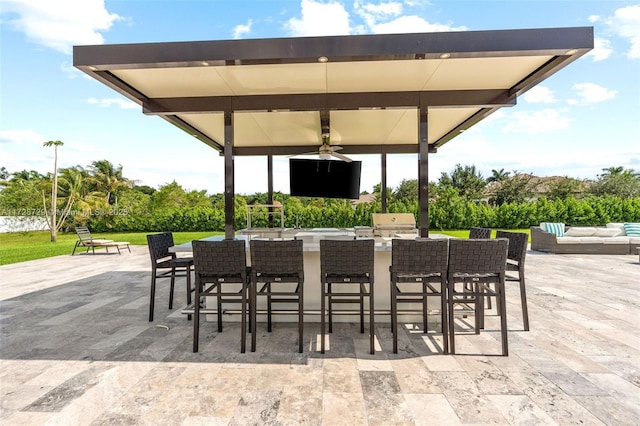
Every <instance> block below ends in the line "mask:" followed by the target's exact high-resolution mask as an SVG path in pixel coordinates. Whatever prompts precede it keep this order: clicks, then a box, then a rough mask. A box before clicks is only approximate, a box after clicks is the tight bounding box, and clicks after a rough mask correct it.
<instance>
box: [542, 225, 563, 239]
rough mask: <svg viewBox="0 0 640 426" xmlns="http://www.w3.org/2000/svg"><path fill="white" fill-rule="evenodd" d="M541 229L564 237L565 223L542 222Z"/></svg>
mask: <svg viewBox="0 0 640 426" xmlns="http://www.w3.org/2000/svg"><path fill="white" fill-rule="evenodd" d="M540 229H542V230H543V231H545V232H550V233H552V234H556V237H564V223H562V222H542V223H541V224H540Z"/></svg>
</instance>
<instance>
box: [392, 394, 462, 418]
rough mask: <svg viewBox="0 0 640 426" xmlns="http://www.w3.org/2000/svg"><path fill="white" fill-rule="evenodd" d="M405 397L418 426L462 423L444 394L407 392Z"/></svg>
mask: <svg viewBox="0 0 640 426" xmlns="http://www.w3.org/2000/svg"><path fill="white" fill-rule="evenodd" d="M404 399H405V400H406V401H407V404H408V406H409V410H411V413H412V415H413V419H414V421H415V424H416V426H432V425H452V426H453V425H461V424H462V422H461V421H460V418H459V417H458V416H457V415H456V412H455V410H454V409H453V407H451V404H449V401H448V400H447V398H446V397H445V396H444V395H443V394H440V393H436V394H412V393H405V394H404Z"/></svg>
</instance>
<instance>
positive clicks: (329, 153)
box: [290, 131, 353, 163]
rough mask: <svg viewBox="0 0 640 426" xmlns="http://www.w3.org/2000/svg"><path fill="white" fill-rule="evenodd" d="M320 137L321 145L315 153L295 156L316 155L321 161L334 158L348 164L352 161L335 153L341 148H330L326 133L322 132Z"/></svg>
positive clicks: (327, 133)
mask: <svg viewBox="0 0 640 426" xmlns="http://www.w3.org/2000/svg"><path fill="white" fill-rule="evenodd" d="M321 136H322V145H320V147H319V148H318V150H317V151H312V152H305V153H302V154H296V155H318V156H319V157H320V159H321V160H331V158H332V157H334V158H337V159H339V160H342V161H346V162H347V163H350V162H351V161H353V160H351V158H349V157H347V156H346V155H343V154H340V153H339V152H336V151H339V150H341V149H342V147H341V146H331V144H330V137H329V132H328V131H326V132H322V135H321ZM296 155H290V157H295V156H296Z"/></svg>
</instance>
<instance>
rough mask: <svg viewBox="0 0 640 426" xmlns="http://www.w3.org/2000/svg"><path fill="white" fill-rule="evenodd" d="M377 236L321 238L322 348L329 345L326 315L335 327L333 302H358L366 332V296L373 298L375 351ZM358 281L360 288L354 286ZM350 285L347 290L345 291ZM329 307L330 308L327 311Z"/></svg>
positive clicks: (371, 313) (371, 327) (371, 329)
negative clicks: (359, 238)
mask: <svg viewBox="0 0 640 426" xmlns="http://www.w3.org/2000/svg"><path fill="white" fill-rule="evenodd" d="M374 244H375V243H374V240H372V239H362V240H342V241H338V240H320V281H321V282H320V285H321V287H322V294H321V299H320V352H321V353H324V349H325V342H324V340H325V339H324V336H325V316H326V315H327V313H328V316H329V333H331V332H332V331H333V319H332V315H333V305H334V304H343V303H358V304H359V308H360V311H359V314H360V332H361V333H364V298H365V297H368V298H369V345H370V352H371V353H372V354H374V353H375V327H374V307H373V301H374V298H373V287H374V281H373V271H374V263H373V258H374ZM354 285H356V286H357V289H355V290H351V288H353V286H354ZM345 289H348V290H347V291H344V290H345ZM327 311H328V312H327Z"/></svg>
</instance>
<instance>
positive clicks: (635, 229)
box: [624, 222, 640, 237]
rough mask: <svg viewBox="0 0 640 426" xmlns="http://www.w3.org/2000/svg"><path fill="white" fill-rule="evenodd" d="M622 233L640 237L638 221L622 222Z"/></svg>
mask: <svg viewBox="0 0 640 426" xmlns="http://www.w3.org/2000/svg"><path fill="white" fill-rule="evenodd" d="M624 233H625V234H627V235H628V236H630V237H640V223H630V222H626V223H625V224H624Z"/></svg>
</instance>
